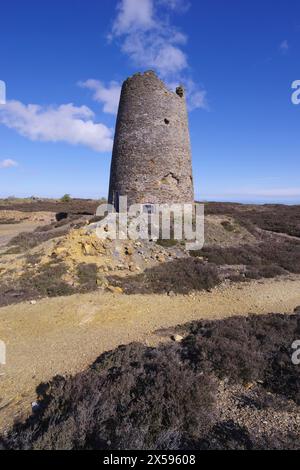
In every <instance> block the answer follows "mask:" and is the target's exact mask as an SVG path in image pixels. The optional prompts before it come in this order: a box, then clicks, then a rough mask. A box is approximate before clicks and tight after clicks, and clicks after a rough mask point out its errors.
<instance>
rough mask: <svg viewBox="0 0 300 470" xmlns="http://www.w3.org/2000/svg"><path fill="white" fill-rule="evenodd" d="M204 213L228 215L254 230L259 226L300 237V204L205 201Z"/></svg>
mask: <svg viewBox="0 0 300 470" xmlns="http://www.w3.org/2000/svg"><path fill="white" fill-rule="evenodd" d="M205 214H207V215H229V216H231V217H233V218H234V219H235V220H236V221H237V222H238V223H240V224H241V225H243V226H245V227H246V228H248V230H250V231H255V228H257V227H258V228H260V229H263V230H267V231H270V232H276V233H285V234H287V235H290V236H294V237H298V238H299V237H300V205H297V206H286V205H281V204H269V205H268V204H266V205H263V206H259V205H255V206H254V205H243V204H234V203H222V202H215V203H206V204H205Z"/></svg>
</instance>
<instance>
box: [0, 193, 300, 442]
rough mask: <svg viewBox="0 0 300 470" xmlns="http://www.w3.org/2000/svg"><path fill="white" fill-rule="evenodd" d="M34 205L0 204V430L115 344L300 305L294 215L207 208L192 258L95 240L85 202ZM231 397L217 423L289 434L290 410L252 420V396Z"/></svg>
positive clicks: (226, 395) (232, 390) (222, 396)
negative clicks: (39, 394) (56, 382)
mask: <svg viewBox="0 0 300 470" xmlns="http://www.w3.org/2000/svg"><path fill="white" fill-rule="evenodd" d="M34 204H35V206H31V209H36V210H29V207H30V205H29V203H28V202H22V203H16V202H15V203H14V204H13V205H10V206H9V207H7V205H5V204H4V205H3V204H2V206H1V204H0V209H1V207H2V211H0V214H1V216H0V217H1V220H2V223H1V220H0V276H1V281H0V306H2V308H0V338H1V339H3V340H4V341H5V342H6V344H7V358H8V359H7V364H6V366H0V368H1V369H0V381H1V392H0V399H1V401H0V429H2V430H5V429H6V430H7V429H8V428H9V427H10V425H11V423H12V422H13V420H14V419H15V418H16V417H19V418H20V417H24V416H26V415H28V414H29V413H30V411H31V403H32V402H34V401H35V400H36V394H35V388H36V387H37V386H38V384H39V383H41V382H45V381H46V382H47V381H49V380H50V379H51V377H53V376H54V375H56V374H61V375H66V374H73V373H76V372H79V371H80V370H83V369H84V368H85V367H87V366H88V365H89V364H90V363H91V362H92V361H93V360H95V359H96V357H97V356H98V355H99V354H101V353H102V352H104V351H106V350H108V349H112V348H114V347H117V346H118V345H119V344H128V343H130V342H132V341H139V342H142V343H144V344H148V345H151V346H156V345H158V343H160V342H161V341H162V342H166V341H167V342H168V341H171V339H170V338H171V337H172V336H173V335H174V331H175V330H174V328H175V327H176V325H178V324H179V325H180V324H183V323H185V322H188V321H192V320H199V319H203V318H204V319H208V318H209V319H215V318H223V317H226V316H230V315H233V314H242V315H246V314H248V313H257V314H266V313H269V312H279V313H292V312H293V311H294V309H295V308H296V307H297V306H298V305H300V297H299V295H300V294H299V292H300V289H299V287H300V277H299V274H300V241H299V238H298V237H299V234H298V228H297V227H298V226H299V217H298V212H299V211H298V207H297V206H296V207H295V208H294V209H291V208H287V216H286V219H284V218H283V216H282V214H283V211H284V209H283V206H278V207H277V206H274V207H270V206H262V207H255V206H239V205H224V206H223V205H217V204H216V205H214V204H210V205H208V206H207V208H206V214H207V215H206V224H205V240H206V242H205V246H204V249H203V250H202V252H196V253H189V252H187V251H186V249H185V245H184V244H183V243H176V242H174V241H164V240H158V241H149V242H140V241H136V242H134V241H127V240H126V241H122V242H120V241H119V242H117V241H113V240H105V241H101V240H99V239H98V237H97V236H96V234H95V229H94V228H95V227H94V225H93V224H95V218H94V216H93V207H94V205H95V203H93V202H92V201H89V202H88V203H87V205H85V203H84V201H80V203H78V204H77V206H76V204H75V203H74V202H72V204H71V205H69V206H67V207H66V206H65V205H64V206H62V205H59V204H60V203H59V202H52V201H47V205H43V202H34ZM53 208H56V209H58V211H57V212H55V210H54V211H52V210H51V209H53ZM43 209H45V210H43ZM292 210H293V211H294V212H292ZM58 214H59V216H58ZM272 214H273V216H272ZM279 215H280V217H279ZM1 243H2V246H1ZM268 247H269V248H268ZM176 331H177V330H176ZM179 334H180V332H179ZM240 386H241V385H237V384H236V385H234V386H232V385H228V384H226V382H221V383H220V385H219V391H218V397H219V398H218V403H219V404H220V407H221V409H222V410H223V411H222V413H223V415H224V416H223V415H222V416H223V417H222V420H223V421H224V422H225V421H226V422H231V421H233V422H234V423H235V424H236V425H238V426H240V427H242V426H243V425H245V422H247V423H248V424H249V423H250V422H251V419H252V418H253V416H254V415H255V418H253V419H254V421H253V425H251V426H254V425H255V426H259V427H260V428H261V429H262V432H263V431H264V429H268V432H269V434H270V433H271V430H272V426H273V428H275V427H277V426H278V425H280V422H281V421H282V430H283V431H285V430H286V429H287V428H288V427H291V428H293V430H294V431H295V430H296V431H295V432H298V431H299V428H298V425H299V422H298V418H297V416H298V408H297V407H296V408H295V406H292V405H291V406H290V408H289V409H290V411H284V413H286V414H284V413H283V411H280V412H277V411H276V412H275V411H274V410H272V409H271V410H270V409H268V410H265V409H264V410H263V411H260V412H259V413H256V412H255V413H254V415H253V409H252V408H253V407H252V408H251V400H250V398H251V396H252V395H251V394H255V393H256V391H255V390H256V389H255V387H254V388H253V387H252V386H251V387H250V388H249V389H247V390H244V391H245V393H246V395H249V394H250V395H251V396H250V395H249V396H250V398H249V397H248V398H249V400H248V402H247V403H248V404H249V406H248V405H247V406H243V407H241V406H240V398H236V397H237V396H238V397H239V396H240V395H241V393H240V392H241V390H239V393H237V389H236V387H240ZM243 387H244V386H243ZM252 398H253V397H252ZM252 398H251V399H252ZM276 413H277V414H276ZM278 413H279V414H278ZM251 417H252V418H251ZM245 420H246V421H245ZM249 420H250V421H249ZM247 423H246V424H247ZM278 423H279V424H278ZM248 424H247V426H248ZM249 426H250V424H249ZM229 428H230V425H229ZM222 432H223V431H222ZM232 432H234V431H232Z"/></svg>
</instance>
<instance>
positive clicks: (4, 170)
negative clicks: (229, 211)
mask: <svg viewBox="0 0 300 470" xmlns="http://www.w3.org/2000/svg"><path fill="white" fill-rule="evenodd" d="M299 59H300V3H299V1H298V0H285V1H283V0H276V1H274V0H272V1H271V0H260V1H258V0H252V1H248V0H243V1H242V0H203V1H201V0H190V1H187V0H51V1H50V0H43V1H40V0H27V1H26V2H24V1H23V0H10V1H9V2H8V1H6V2H1V31H0V80H3V81H5V83H6V86H7V103H6V104H5V105H1V104H0V196H9V195H15V196H31V195H39V196H55V197H58V196H61V195H63V194H64V193H70V194H72V195H73V196H77V197H100V196H105V195H106V194H107V185H108V179H109V166H110V158H111V144H112V139H113V130H114V125H115V117H116V116H115V111H116V107H117V102H118V96H119V95H118V94H119V89H120V84H121V83H122V81H123V80H124V79H126V77H127V76H129V75H131V74H133V73H134V72H136V71H139V70H148V69H154V70H156V71H157V73H158V74H159V75H160V76H161V78H163V79H164V80H165V81H166V83H167V84H168V85H169V86H174V85H175V84H177V83H178V82H183V83H184V84H185V85H186V88H187V92H188V103H189V110H190V113H189V119H190V131H191V141H192V151H193V170H194V179H195V193H196V196H197V198H198V199H209V200H235V201H259V202H274V201H276V202H278V201H281V202H288V203H291V202H298V203H299V202H300V178H299V175H300V158H299V157H300V155H299V144H300V142H299V131H300V105H298V106H296V105H294V104H292V101H291V96H292V88H291V85H292V83H293V82H294V81H295V80H297V79H298V80H300V67H299V63H300V61H299Z"/></svg>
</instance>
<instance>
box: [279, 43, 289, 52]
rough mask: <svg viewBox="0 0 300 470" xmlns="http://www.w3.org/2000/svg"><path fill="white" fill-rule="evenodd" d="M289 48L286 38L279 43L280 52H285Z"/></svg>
mask: <svg viewBox="0 0 300 470" xmlns="http://www.w3.org/2000/svg"><path fill="white" fill-rule="evenodd" d="M289 49H290V45H289V43H288V40H287V39H285V40H284V41H282V43H281V44H280V46H279V51H280V52H281V53H282V54H287V53H288V51H289Z"/></svg>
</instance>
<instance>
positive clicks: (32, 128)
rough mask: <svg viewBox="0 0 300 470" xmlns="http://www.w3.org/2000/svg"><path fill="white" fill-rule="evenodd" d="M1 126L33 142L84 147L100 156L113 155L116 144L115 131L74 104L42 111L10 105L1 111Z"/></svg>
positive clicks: (19, 103)
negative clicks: (113, 144)
mask: <svg viewBox="0 0 300 470" xmlns="http://www.w3.org/2000/svg"><path fill="white" fill-rule="evenodd" d="M0 124H4V125H5V126H7V127H9V128H11V129H15V130H16V131H17V132H18V133H19V134H20V135H22V136H24V137H27V138H28V139H30V140H33V141H43V142H67V143H69V144H72V145H85V146H87V147H90V148H92V149H93V150H96V151H97V152H106V151H110V150H111V148H112V143H113V140H112V138H113V131H112V129H109V128H108V127H106V126H105V125H104V124H101V123H97V122H94V113H93V111H92V110H91V109H89V108H88V107H87V106H80V107H76V106H74V105H73V104H72V103H70V104H63V105H60V106H57V107H42V106H39V105H36V104H28V105H25V104H23V103H21V102H20V101H8V102H7V103H6V105H4V106H1V107H0Z"/></svg>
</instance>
